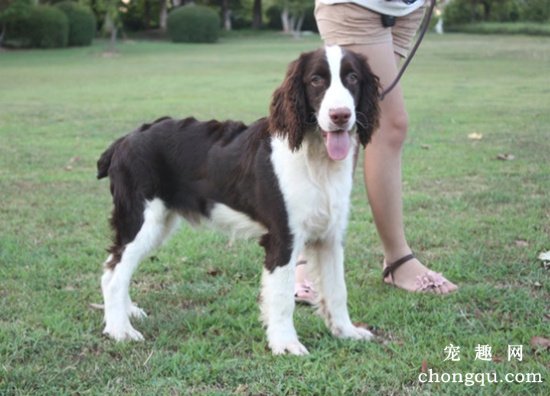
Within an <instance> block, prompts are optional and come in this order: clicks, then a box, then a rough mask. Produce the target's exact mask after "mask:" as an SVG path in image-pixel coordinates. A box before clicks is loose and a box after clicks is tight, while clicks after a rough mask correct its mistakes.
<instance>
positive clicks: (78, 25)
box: [55, 1, 96, 46]
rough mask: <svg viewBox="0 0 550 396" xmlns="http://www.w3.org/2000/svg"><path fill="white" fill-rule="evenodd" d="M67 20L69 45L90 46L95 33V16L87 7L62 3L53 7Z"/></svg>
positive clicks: (70, 2) (66, 2)
mask: <svg viewBox="0 0 550 396" xmlns="http://www.w3.org/2000/svg"><path fill="white" fill-rule="evenodd" d="M55 6H56V7H57V8H59V9H60V10H61V11H63V12H64V13H65V15H66V16H67V19H68V20H69V45H74V46H79V45H82V46H84V45H91V44H92V40H93V39H94V36H95V31H96V20H95V16H94V14H93V12H92V10H90V9H89V8H88V7H85V6H83V5H80V4H77V3H74V2H72V1H63V2H61V3H57V4H56V5H55Z"/></svg>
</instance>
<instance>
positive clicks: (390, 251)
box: [347, 43, 457, 293]
mask: <svg viewBox="0 0 550 396" xmlns="http://www.w3.org/2000/svg"><path fill="white" fill-rule="evenodd" d="M347 48H349V49H351V50H354V51H356V52H359V53H362V54H363V55H365V56H366V57H367V59H368V62H369V65H370V67H371V69H372V70H373V72H374V73H375V74H376V75H378V77H379V78H380V83H381V86H382V89H383V88H384V87H385V86H388V85H389V84H390V83H391V82H392V81H393V79H394V78H395V76H396V75H397V72H398V68H397V64H398V61H399V59H398V57H397V55H395V54H394V48H393V45H392V44H391V43H382V44H374V45H350V46H347ZM380 110H381V113H380V114H381V117H380V128H379V130H378V131H376V133H375V134H374V135H373V137H372V140H371V142H370V143H369V144H368V145H367V147H366V149H365V161H364V178H365V184H366V187H367V194H368V199H369V203H370V206H371V209H372V213H373V217H374V222H375V224H376V227H377V230H378V233H379V235H380V239H381V241H382V244H383V248H384V255H385V262H384V266H386V263H393V262H395V261H396V260H398V259H400V258H402V257H404V256H406V255H408V254H410V253H411V248H410V247H409V245H408V244H407V240H406V238H405V231H404V225H403V209H402V191H401V151H402V148H403V143H404V141H405V137H406V133H407V127H408V117H407V112H406V110H405V103H404V99H403V92H402V90H401V86H400V85H399V84H398V85H397V86H396V87H395V88H394V89H393V90H392V91H391V92H390V93H388V94H387V95H386V97H385V98H384V100H383V101H381V102H380ZM428 271H429V270H428V268H426V267H425V266H424V265H423V264H422V263H421V262H420V261H419V260H418V259H416V258H413V259H411V260H410V261H408V262H407V263H406V264H405V265H402V266H400V267H399V268H398V269H396V270H395V271H394V272H393V276H391V275H390V276H388V277H387V278H386V279H385V280H386V281H387V282H389V283H393V284H394V285H396V286H398V287H400V288H402V289H405V290H409V291H414V290H417V289H418V284H417V277H419V276H423V275H425V274H426V273H427V272H428ZM456 289H457V286H456V285H454V284H453V283H451V282H449V281H447V282H445V283H444V284H443V285H441V286H439V287H436V288H435V289H434V291H435V292H436V293H449V292H451V291H454V290H456Z"/></svg>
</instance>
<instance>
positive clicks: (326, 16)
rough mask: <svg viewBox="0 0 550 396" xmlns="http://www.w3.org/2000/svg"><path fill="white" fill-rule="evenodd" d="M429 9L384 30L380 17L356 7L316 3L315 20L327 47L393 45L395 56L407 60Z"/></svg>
mask: <svg viewBox="0 0 550 396" xmlns="http://www.w3.org/2000/svg"><path fill="white" fill-rule="evenodd" d="M424 12H425V6H423V7H420V8H419V9H417V10H415V11H413V12H412V13H410V14H409V15H405V16H402V17H397V18H396V20H395V25H394V26H392V27H389V28H385V27H384V26H382V22H381V17H380V14H378V13H376V12H374V11H371V10H369V9H367V8H364V7H361V6H359V5H356V4H353V3H338V4H332V5H329V4H324V3H321V2H320V1H319V0H316V2H315V19H316V20H317V27H318V28H319V32H320V34H321V38H322V39H323V41H324V42H325V44H327V45H342V46H346V45H372V44H383V43H392V44H393V50H394V52H395V53H396V54H397V55H399V56H401V57H403V58H406V57H407V55H408V53H409V50H410V48H411V46H412V41H413V38H414V36H415V35H416V32H417V30H418V28H419V26H420V24H421V23H422V18H423V16H424Z"/></svg>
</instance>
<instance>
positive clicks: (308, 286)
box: [294, 255, 317, 305]
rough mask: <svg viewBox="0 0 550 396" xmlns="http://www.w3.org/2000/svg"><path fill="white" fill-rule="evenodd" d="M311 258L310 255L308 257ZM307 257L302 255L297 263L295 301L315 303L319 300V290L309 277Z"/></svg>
mask: <svg viewBox="0 0 550 396" xmlns="http://www.w3.org/2000/svg"><path fill="white" fill-rule="evenodd" d="M308 259H310V257H308ZM307 263H308V261H307V259H306V258H305V257H304V256H303V255H300V257H299V259H298V262H297V263H296V280H295V282H296V283H295V285H294V301H296V302H297V303H302V304H307V305H314V304H315V303H316V302H317V292H316V291H315V289H314V288H313V284H312V283H311V282H310V280H309V278H308V271H307V267H308V266H307V265H306V264H307Z"/></svg>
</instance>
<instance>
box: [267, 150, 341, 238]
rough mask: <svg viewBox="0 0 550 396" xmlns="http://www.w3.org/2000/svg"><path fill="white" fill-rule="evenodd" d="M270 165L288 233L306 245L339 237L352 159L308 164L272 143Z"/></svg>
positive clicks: (309, 161)
mask: <svg viewBox="0 0 550 396" xmlns="http://www.w3.org/2000/svg"><path fill="white" fill-rule="evenodd" d="M272 147H273V153H272V161H273V167H274V169H275V173H276V174H277V177H278V179H279V184H280V186H279V187H280V189H281V191H282V193H283V196H284V199H285V203H286V207H287V211H288V217H289V225H290V228H291V231H292V232H293V233H294V234H295V235H297V234H299V235H300V236H301V237H303V238H304V239H305V241H306V242H315V241H320V240H325V239H327V238H329V237H332V236H335V235H341V234H343V232H344V230H345V226H346V224H347V216H348V212H349V198H350V193H351V187H352V180H351V172H352V159H351V158H350V159H346V160H344V161H342V162H338V163H335V162H332V161H330V160H328V159H326V158H322V159H319V160H315V159H314V160H312V159H311V158H308V157H307V154H306V153H305V152H302V151H300V152H291V151H290V150H288V148H287V143H286V142H285V141H281V140H278V139H274V141H273V146H272ZM304 151H305V150H304Z"/></svg>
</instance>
